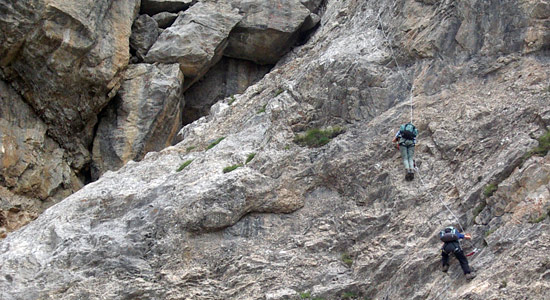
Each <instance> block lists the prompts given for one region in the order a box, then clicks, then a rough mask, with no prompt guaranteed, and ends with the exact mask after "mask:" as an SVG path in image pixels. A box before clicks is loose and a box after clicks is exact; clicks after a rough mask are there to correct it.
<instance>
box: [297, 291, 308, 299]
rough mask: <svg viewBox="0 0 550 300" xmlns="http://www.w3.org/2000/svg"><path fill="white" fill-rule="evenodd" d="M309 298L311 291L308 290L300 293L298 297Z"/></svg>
mask: <svg viewBox="0 0 550 300" xmlns="http://www.w3.org/2000/svg"><path fill="white" fill-rule="evenodd" d="M309 298H311V293H310V292H303V293H300V299H309Z"/></svg>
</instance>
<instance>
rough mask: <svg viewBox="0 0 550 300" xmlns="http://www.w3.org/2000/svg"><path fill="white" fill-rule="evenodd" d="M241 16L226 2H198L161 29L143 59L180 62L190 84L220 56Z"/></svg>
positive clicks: (188, 84)
mask: <svg viewBox="0 0 550 300" xmlns="http://www.w3.org/2000/svg"><path fill="white" fill-rule="evenodd" d="M241 18H242V17H241V16H240V15H239V14H238V13H237V12H236V11H235V10H233V9H232V8H231V7H230V6H228V5H222V4H213V3H204V2H200V3H197V4H195V5H193V7H191V8H190V9H188V10H186V11H185V12H184V13H183V14H181V15H180V16H179V17H178V18H177V19H176V21H174V24H172V26H170V27H169V28H167V29H166V30H164V31H163V32H162V34H161V35H160V36H159V38H158V40H157V42H156V43H155V44H154V45H153V46H152V47H151V49H150V50H149V52H148V53H147V56H146V57H145V61H146V62H161V63H179V64H180V67H181V70H182V72H183V74H184V75H185V78H186V82H185V85H186V87H189V86H191V84H192V83H193V82H194V81H195V80H198V79H199V78H200V77H201V76H202V75H204V74H205V73H206V71H208V69H209V68H210V67H212V66H213V65H215V64H216V63H217V62H218V61H219V60H220V58H221V56H222V53H223V51H224V49H225V47H226V46H227V37H228V36H229V32H230V31H231V30H232V29H233V27H234V26H235V25H236V24H237V23H238V22H239V21H240V20H241Z"/></svg>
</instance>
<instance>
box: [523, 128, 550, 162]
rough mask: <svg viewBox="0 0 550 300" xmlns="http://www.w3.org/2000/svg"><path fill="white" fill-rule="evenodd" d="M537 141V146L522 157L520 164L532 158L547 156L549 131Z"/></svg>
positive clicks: (549, 149) (549, 147) (549, 141)
mask: <svg viewBox="0 0 550 300" xmlns="http://www.w3.org/2000/svg"><path fill="white" fill-rule="evenodd" d="M537 140H538V141H539V145H538V146H536V147H535V148H533V149H531V150H529V151H528V152H527V153H525V154H524V155H523V157H522V161H521V164H523V163H524V162H525V161H526V160H528V159H529V158H531V157H532V156H546V154H548V151H550V130H548V131H547V132H546V133H545V134H543V135H542V136H541V137H539V138H538V139H537Z"/></svg>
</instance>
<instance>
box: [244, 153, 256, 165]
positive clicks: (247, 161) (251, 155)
mask: <svg viewBox="0 0 550 300" xmlns="http://www.w3.org/2000/svg"><path fill="white" fill-rule="evenodd" d="M254 156H256V153H250V154H248V157H247V158H246V162H245V164H247V163H249V162H250V161H251V160H253V159H254Z"/></svg>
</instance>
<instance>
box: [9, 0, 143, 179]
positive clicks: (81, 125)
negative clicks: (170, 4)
mask: <svg viewBox="0 0 550 300" xmlns="http://www.w3.org/2000/svg"><path fill="white" fill-rule="evenodd" d="M139 4H140V2H139V0H130V1H116V0H101V1H92V0H83V1H68V0H52V1H47V2H46V1H17V2H16V1H7V2H6V3H4V4H2V9H1V10H0V20H2V25H3V26H2V32H3V34H2V35H1V37H0V40H1V41H2V45H1V46H0V53H2V54H3V55H5V56H4V57H3V59H2V60H1V65H0V67H2V70H3V73H4V75H3V77H4V78H5V79H6V80H7V81H9V82H10V83H11V85H12V86H14V87H16V88H17V90H18V92H19V93H21V94H22V95H24V98H25V101H26V102H28V103H29V104H30V105H31V106H32V107H33V109H34V110H35V111H36V112H38V114H39V115H40V117H41V118H42V119H43V120H44V121H45V123H46V124H47V125H48V133H49V134H50V135H51V136H52V137H53V138H54V139H55V140H56V142H58V143H59V144H60V145H61V146H62V147H63V148H64V149H66V150H68V152H69V154H71V155H72V159H71V164H72V166H73V167H74V168H76V169H80V168H82V167H83V166H84V165H85V164H86V163H87V162H88V161H89V160H90V156H89V153H88V150H87V149H86V148H87V147H88V145H89V144H91V140H92V138H91V135H92V131H93V126H94V125H95V123H96V114H97V113H98V112H99V111H100V110H101V109H102V108H103V107H104V106H105V105H106V104H107V102H108V101H109V98H108V97H107V94H108V93H109V92H110V91H111V90H113V89H116V87H117V84H118V81H119V80H120V78H119V73H120V71H121V70H122V69H123V68H125V67H126V65H127V64H128V59H129V42H128V38H129V36H130V33H131V25H132V22H133V20H134V18H135V17H136V15H137V12H138V9H139ZM10 16H15V18H12V17H10ZM11 19H15V21H13V22H10V20H11ZM4 28H5V29H4Z"/></svg>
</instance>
